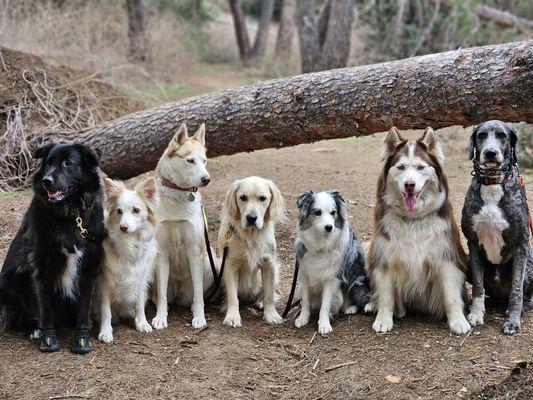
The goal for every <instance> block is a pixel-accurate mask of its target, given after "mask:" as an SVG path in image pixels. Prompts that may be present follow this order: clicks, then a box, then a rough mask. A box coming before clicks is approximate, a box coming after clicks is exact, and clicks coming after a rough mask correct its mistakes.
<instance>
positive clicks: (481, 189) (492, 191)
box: [461, 120, 533, 335]
mask: <svg viewBox="0 0 533 400" xmlns="http://www.w3.org/2000/svg"><path fill="white" fill-rule="evenodd" d="M517 142H518V137H517V134H516V130H515V129H514V128H513V127H511V126H509V125H507V124H505V123H504V122H501V121H496V120H494V121H487V122H484V123H482V124H480V125H478V126H476V127H475V128H474V129H473V132H472V136H471V138H470V147H469V153H470V155H469V157H470V159H472V160H473V163H474V171H475V173H474V177H473V178H472V183H471V184H470V187H469V189H468V192H467V194H466V198H465V203H464V207H463V216H462V220H461V227H462V229H463V233H464V234H465V236H466V239H467V240H468V248H469V251H470V265H471V271H472V285H473V301H472V308H471V311H470V314H469V315H468V321H469V322H470V323H471V324H472V325H482V324H483V317H484V314H485V294H487V295H488V296H489V298H490V300H491V301H493V302H494V303H495V304H503V305H505V304H508V305H507V319H506V321H505V323H504V324H503V332H504V333H505V334H508V335H513V334H515V333H517V332H518V331H520V316H521V313H522V311H523V310H526V309H528V308H531V306H532V305H533V251H532V249H531V246H530V244H529V238H530V220H529V218H530V217H529V210H528V206H527V203H526V192H525V188H524V184H523V181H522V178H521V177H520V175H519V173H518V165H517V162H518V150H517ZM485 291H486V292H485Z"/></svg>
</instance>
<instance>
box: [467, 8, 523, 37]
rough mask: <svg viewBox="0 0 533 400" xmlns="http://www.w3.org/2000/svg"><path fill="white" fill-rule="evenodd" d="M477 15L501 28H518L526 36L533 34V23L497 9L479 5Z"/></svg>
mask: <svg viewBox="0 0 533 400" xmlns="http://www.w3.org/2000/svg"><path fill="white" fill-rule="evenodd" d="M476 13H477V15H478V17H479V18H481V19H485V20H489V21H494V22H495V23H497V24H498V25H500V26H505V27H507V28H516V29H518V30H519V31H520V32H522V33H525V34H530V33H531V32H533V21H530V20H528V19H524V18H520V17H517V16H516V15H514V14H511V13H510V12H508V11H500V10H498V9H497V8H493V7H489V6H486V5H484V4H478V5H477V6H476Z"/></svg>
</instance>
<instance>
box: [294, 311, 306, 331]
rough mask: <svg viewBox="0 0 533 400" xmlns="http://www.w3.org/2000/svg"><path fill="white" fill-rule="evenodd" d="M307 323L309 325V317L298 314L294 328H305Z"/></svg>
mask: <svg viewBox="0 0 533 400" xmlns="http://www.w3.org/2000/svg"><path fill="white" fill-rule="evenodd" d="M308 323H309V315H302V314H300V316H299V317H298V318H296V320H295V321H294V326H295V327H297V328H301V327H302V326H305V325H307V324H308Z"/></svg>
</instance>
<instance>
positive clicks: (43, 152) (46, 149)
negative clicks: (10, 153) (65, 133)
mask: <svg viewBox="0 0 533 400" xmlns="http://www.w3.org/2000/svg"><path fill="white" fill-rule="evenodd" d="M55 145H56V144H55V143H48V144H45V145H43V146H41V147H38V148H37V150H35V152H34V153H33V158H46V157H47V156H48V153H50V150H52V148H53V147H54V146H55Z"/></svg>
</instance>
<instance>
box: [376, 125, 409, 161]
mask: <svg viewBox="0 0 533 400" xmlns="http://www.w3.org/2000/svg"><path fill="white" fill-rule="evenodd" d="M404 142H405V139H404V138H403V137H402V135H401V134H400V132H399V131H398V129H396V127H394V126H393V127H392V128H391V129H390V131H389V134H388V135H387V137H386V138H385V146H384V147H383V152H382V153H381V156H380V160H381V161H385V160H386V159H387V158H389V156H390V155H391V154H393V153H394V151H395V150H396V148H397V147H398V146H399V145H400V144H402V143H404Z"/></svg>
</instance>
